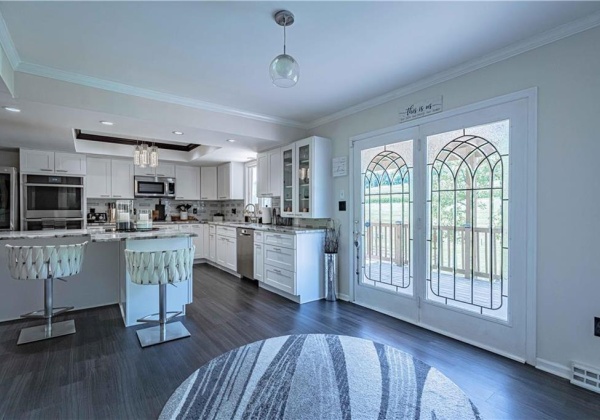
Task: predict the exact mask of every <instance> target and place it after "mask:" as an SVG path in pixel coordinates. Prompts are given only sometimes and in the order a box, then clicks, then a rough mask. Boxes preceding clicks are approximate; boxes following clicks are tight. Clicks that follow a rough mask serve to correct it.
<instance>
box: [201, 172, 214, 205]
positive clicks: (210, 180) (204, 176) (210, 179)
mask: <svg viewBox="0 0 600 420" xmlns="http://www.w3.org/2000/svg"><path fill="white" fill-rule="evenodd" d="M217 199H218V197H217V167H216V166H211V167H202V168H200V200H217Z"/></svg>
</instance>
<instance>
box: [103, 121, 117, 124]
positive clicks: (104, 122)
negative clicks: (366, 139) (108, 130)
mask: <svg viewBox="0 0 600 420" xmlns="http://www.w3.org/2000/svg"><path fill="white" fill-rule="evenodd" d="M100 124H104V125H115V123H114V122H110V121H100Z"/></svg>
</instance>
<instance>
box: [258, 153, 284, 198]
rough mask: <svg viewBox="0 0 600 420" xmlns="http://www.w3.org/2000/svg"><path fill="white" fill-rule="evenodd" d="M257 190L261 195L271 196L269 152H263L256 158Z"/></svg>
mask: <svg viewBox="0 0 600 420" xmlns="http://www.w3.org/2000/svg"><path fill="white" fill-rule="evenodd" d="M277 160H279V157H278V159H277ZM277 183H279V181H277ZM256 191H257V194H258V195H259V196H260V197H270V196H271V177H270V162H269V153H261V154H260V155H258V156H257V158H256Z"/></svg>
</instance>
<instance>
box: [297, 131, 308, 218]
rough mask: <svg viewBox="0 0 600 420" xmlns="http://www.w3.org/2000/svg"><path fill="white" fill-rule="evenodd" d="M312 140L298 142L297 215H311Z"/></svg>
mask: <svg viewBox="0 0 600 420" xmlns="http://www.w3.org/2000/svg"><path fill="white" fill-rule="evenodd" d="M311 143H312V142H311V140H310V139H307V140H301V141H298V142H296V167H295V173H296V174H295V176H296V185H297V188H296V190H295V193H296V203H297V205H298V207H297V208H296V213H298V214H297V217H310V212H311V210H312V206H311V201H312V197H311V188H310V187H311V182H312V174H311V172H312V168H311V165H310V162H312V159H311V155H312V144H311Z"/></svg>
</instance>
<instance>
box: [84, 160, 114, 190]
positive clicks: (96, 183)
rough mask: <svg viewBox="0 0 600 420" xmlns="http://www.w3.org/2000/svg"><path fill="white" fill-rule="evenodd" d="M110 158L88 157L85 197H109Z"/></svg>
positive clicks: (110, 187) (110, 188)
mask: <svg viewBox="0 0 600 420" xmlns="http://www.w3.org/2000/svg"><path fill="white" fill-rule="evenodd" d="M111 179H112V176H111V162H110V159H103V158H95V157H88V158H87V176H86V180H85V182H86V189H85V195H86V197H87V198H110V197H111V196H112V186H111Z"/></svg>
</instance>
